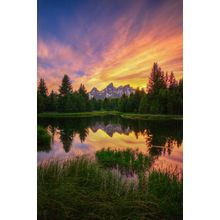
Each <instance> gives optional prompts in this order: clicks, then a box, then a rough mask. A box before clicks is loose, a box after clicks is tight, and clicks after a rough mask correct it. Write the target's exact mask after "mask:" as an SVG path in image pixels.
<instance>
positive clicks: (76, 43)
mask: <svg viewBox="0 0 220 220" xmlns="http://www.w3.org/2000/svg"><path fill="white" fill-rule="evenodd" d="M111 2H112V3H111V4H112V5H109V4H110V3H109V1H103V2H102V4H97V6H96V4H93V5H89V4H88V5H87V6H85V7H82V8H83V10H84V8H86V13H87V14H85V16H80V15H82V14H83V13H85V12H84V11H80V10H79V12H78V14H77V13H76V14H74V17H72V16H70V17H68V19H67V18H65V16H64V18H63V19H61V20H62V21H60V22H61V30H62V31H63V36H62V37H61V38H60V37H54V35H50V32H48V33H47V32H46V33H45V31H42V32H41V31H39V34H38V78H40V77H43V78H45V79H46V82H47V84H48V86H49V89H55V90H56V89H57V88H58V84H59V83H60V81H61V79H62V76H63V74H65V73H66V74H68V75H69V76H70V77H71V78H72V79H73V87H74V89H78V87H79V85H80V83H84V84H85V86H86V87H87V89H88V90H89V89H91V88H92V87H94V86H96V87H97V88H98V89H102V88H103V87H105V86H106V84H108V83H110V82H114V84H115V85H116V86H119V85H124V84H127V83H129V84H130V85H132V86H133V87H146V83H147V76H148V75H149V73H150V70H151V68H152V65H153V63H154V62H158V63H159V64H160V65H161V67H162V69H163V70H164V71H173V72H174V73H175V75H176V76H177V78H180V77H182V69H183V67H182V1H178V0H177V1H172V0H166V1H162V3H160V4H156V5H155V4H154V3H153V2H152V1H146V0H145V1H142V0H139V1H122V2H124V3H123V4H122V5H121V3H120V6H121V9H120V11H116V9H115V8H114V7H113V6H114V4H116V2H118V1H116V0H115V1H111ZM126 2H129V4H128V5H126ZM158 2H160V1H158ZM110 6H112V7H110ZM89 11H92V12H93V13H91V14H90V13H89ZM110 12H111V13H112V16H111V18H109V17H108V14H109V13H110ZM77 15H78V16H77ZM38 16H39V15H38ZM43 18H44V17H43V16H42V19H43ZM67 21H68V22H67ZM57 32H60V30H59V29H58V30H57ZM45 36H47V37H45Z"/></svg>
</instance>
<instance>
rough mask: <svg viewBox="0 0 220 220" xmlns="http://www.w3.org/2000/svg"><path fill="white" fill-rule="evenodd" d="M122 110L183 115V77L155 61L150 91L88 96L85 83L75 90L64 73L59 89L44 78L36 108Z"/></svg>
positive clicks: (148, 86)
mask: <svg viewBox="0 0 220 220" xmlns="http://www.w3.org/2000/svg"><path fill="white" fill-rule="evenodd" d="M100 110H107V111H112V110H115V111H120V112H128V113H150V114H183V79H180V80H179V81H177V80H176V78H175V76H174V74H173V72H171V73H167V72H166V73H164V72H163V71H162V69H161V68H160V67H159V65H158V64H157V63H154V64H153V68H152V70H151V73H150V76H149V79H148V84H147V91H146V92H145V91H144V90H143V89H141V90H140V89H139V88H137V89H136V90H135V92H134V93H132V94H131V95H130V96H126V95H122V97H121V98H114V99H111V98H105V99H104V100H96V99H95V98H92V99H89V95H88V92H87V91H86V88H85V86H84V85H83V84H81V85H80V87H79V89H78V90H75V91H73V88H72V85H71V80H70V78H69V76H68V75H64V77H63V79H62V82H61V85H60V86H59V90H58V92H54V91H53V90H52V91H51V92H50V94H49V93H48V89H47V86H46V83H45V80H44V79H43V78H41V79H40V81H39V84H38V89H37V111H38V113H40V112H89V111H100Z"/></svg>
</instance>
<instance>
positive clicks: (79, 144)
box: [37, 116, 183, 169]
mask: <svg viewBox="0 0 220 220" xmlns="http://www.w3.org/2000/svg"><path fill="white" fill-rule="evenodd" d="M38 124H40V125H41V126H44V127H46V128H47V129H48V131H49V132H50V134H51V146H50V148H49V149H48V148H47V149H45V150H44V151H43V150H42V148H40V151H38V155H37V156H38V164H40V163H42V162H43V161H47V160H50V159H58V160H65V159H67V158H70V157H74V156H77V155H87V156H89V157H94V155H95V152H96V151H97V150H100V149H102V148H114V149H126V148H133V149H138V150H139V151H141V152H143V153H144V154H149V155H151V156H153V157H154V158H155V163H154V166H159V167H162V168H170V167H171V168H175V167H177V168H178V169H182V161H183V145H182V137H183V124H182V120H170V121H164V120H162V121H145V120H131V119H123V118H121V117H120V116H105V117H92V118H91V117H88V118H57V119H54V118H53V119H43V118H39V119H38Z"/></svg>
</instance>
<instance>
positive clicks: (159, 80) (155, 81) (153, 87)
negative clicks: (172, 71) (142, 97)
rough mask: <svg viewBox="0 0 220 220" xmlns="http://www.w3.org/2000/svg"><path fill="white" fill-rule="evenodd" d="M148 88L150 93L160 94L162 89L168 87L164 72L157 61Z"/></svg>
mask: <svg viewBox="0 0 220 220" xmlns="http://www.w3.org/2000/svg"><path fill="white" fill-rule="evenodd" d="M147 88H148V89H147V90H148V93H149V94H158V93H159V91H160V89H164V88H166V83H165V80H164V73H163V72H162V70H161V68H160V67H159V66H158V64H157V63H154V65H153V68H152V71H151V73H150V77H149V82H148V85H147Z"/></svg>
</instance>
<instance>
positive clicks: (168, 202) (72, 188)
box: [37, 157, 183, 220]
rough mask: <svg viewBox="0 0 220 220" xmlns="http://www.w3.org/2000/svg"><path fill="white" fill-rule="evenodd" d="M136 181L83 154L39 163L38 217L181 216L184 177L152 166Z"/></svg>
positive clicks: (115, 217)
mask: <svg viewBox="0 0 220 220" xmlns="http://www.w3.org/2000/svg"><path fill="white" fill-rule="evenodd" d="M143 180H144V181H138V187H136V186H135V184H132V183H131V182H130V183H129V182H126V181H122V177H121V176H120V175H119V174H115V173H113V172H112V171H111V169H104V168H102V167H100V165H99V164H98V163H97V162H95V161H91V160H88V159H85V158H83V157H79V158H75V159H73V160H68V161H65V162H63V163H62V164H59V163H58V162H53V161H51V162H49V163H48V164H46V165H45V164H44V165H41V166H39V167H38V200H37V201H38V219H51V220H52V219H53V220H55V219H64V220H65V219H74V220H75V219H83V220H86V219H90V220H92V219H106V220H107V219H109V220H110V219H117V220H122V219H128V220H129V219H130V220H139V219H171V220H172V219H175V220H177V219H182V191H183V188H182V180H180V179H179V178H178V176H177V174H175V173H166V172H165V173H164V172H162V171H156V170H153V171H151V172H150V173H149V174H148V175H147V176H145V177H143Z"/></svg>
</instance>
